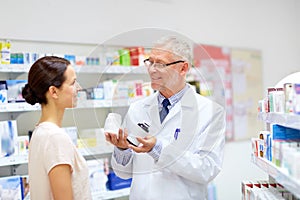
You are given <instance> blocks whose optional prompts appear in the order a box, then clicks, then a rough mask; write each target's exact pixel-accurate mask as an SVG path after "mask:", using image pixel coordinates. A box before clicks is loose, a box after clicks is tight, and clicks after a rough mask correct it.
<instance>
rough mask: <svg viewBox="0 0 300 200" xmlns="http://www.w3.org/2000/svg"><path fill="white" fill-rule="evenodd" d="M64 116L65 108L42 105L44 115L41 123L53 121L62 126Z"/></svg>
mask: <svg viewBox="0 0 300 200" xmlns="http://www.w3.org/2000/svg"><path fill="white" fill-rule="evenodd" d="M63 116H64V109H59V108H56V107H55V106H54V105H50V104H47V105H42V115H41V118H40V121H39V123H42V122H52V123H54V124H56V125H57V126H59V127H61V126H62V120H63Z"/></svg>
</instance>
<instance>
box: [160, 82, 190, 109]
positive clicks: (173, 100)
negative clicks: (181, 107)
mask: <svg viewBox="0 0 300 200" xmlns="http://www.w3.org/2000/svg"><path fill="white" fill-rule="evenodd" d="M188 89H189V85H188V84H185V87H184V88H183V89H182V90H180V91H179V92H177V93H176V94H174V95H173V96H171V97H170V98H169V101H170V104H171V105H170V106H171V107H173V106H174V105H175V104H176V103H177V102H178V101H180V99H181V98H182V97H183V95H184V93H185V92H186V91H187V90H188ZM157 98H158V105H159V106H160V107H161V106H162V102H163V100H164V99H165V97H164V96H163V95H162V94H161V93H160V92H159V93H158V95H157Z"/></svg>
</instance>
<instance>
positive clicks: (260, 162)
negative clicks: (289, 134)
mask: <svg viewBox="0 0 300 200" xmlns="http://www.w3.org/2000/svg"><path fill="white" fill-rule="evenodd" d="M258 118H259V119H260V120H262V121H264V122H265V123H266V124H267V126H268V127H269V126H270V124H278V125H281V126H285V127H288V128H293V129H298V130H300V115H296V114H287V113H259V115H258ZM251 160H252V162H253V163H254V164H255V165H256V166H258V167H259V168H260V169H262V170H263V171H264V172H266V173H267V174H268V175H269V177H270V180H272V181H276V182H277V183H279V184H281V185H282V186H283V187H285V188H286V189H287V190H288V191H290V192H291V193H293V195H295V196H296V197H297V198H300V190H299V188H300V180H296V179H295V178H293V177H291V176H290V175H289V174H288V172H287V171H286V170H285V169H283V168H280V167H278V166H276V165H275V164H273V163H272V162H270V161H268V160H267V159H265V158H261V157H257V156H254V155H253V154H252V156H251Z"/></svg>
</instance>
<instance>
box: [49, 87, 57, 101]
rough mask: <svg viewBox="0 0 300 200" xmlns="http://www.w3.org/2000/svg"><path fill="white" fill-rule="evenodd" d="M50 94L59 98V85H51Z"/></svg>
mask: <svg viewBox="0 0 300 200" xmlns="http://www.w3.org/2000/svg"><path fill="white" fill-rule="evenodd" d="M48 91H49V94H50V96H51V97H52V98H54V99H57V98H58V94H57V87H55V86H50V87H49V89H48Z"/></svg>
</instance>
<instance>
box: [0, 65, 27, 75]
mask: <svg viewBox="0 0 300 200" xmlns="http://www.w3.org/2000/svg"><path fill="white" fill-rule="evenodd" d="M29 68H30V65H25V64H7V65H5V64H0V72H2V73H26V72H28V71H29Z"/></svg>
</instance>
